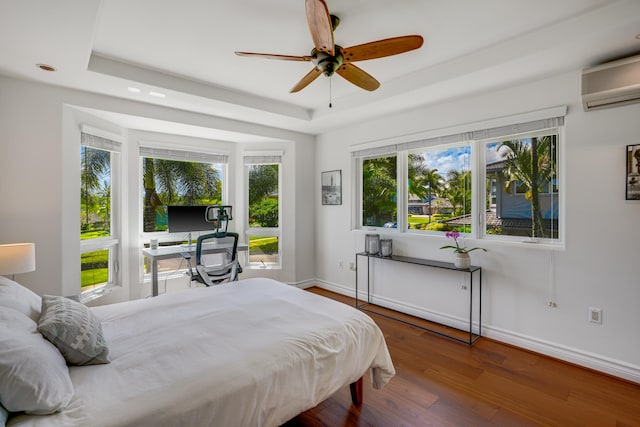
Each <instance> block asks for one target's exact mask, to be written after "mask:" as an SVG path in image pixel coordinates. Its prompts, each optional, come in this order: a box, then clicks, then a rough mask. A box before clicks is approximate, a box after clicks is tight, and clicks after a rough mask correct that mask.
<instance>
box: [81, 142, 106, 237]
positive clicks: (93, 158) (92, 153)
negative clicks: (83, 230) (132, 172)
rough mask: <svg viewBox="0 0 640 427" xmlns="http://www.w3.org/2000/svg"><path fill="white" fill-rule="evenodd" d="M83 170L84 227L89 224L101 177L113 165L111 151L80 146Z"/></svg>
mask: <svg viewBox="0 0 640 427" xmlns="http://www.w3.org/2000/svg"><path fill="white" fill-rule="evenodd" d="M80 158H81V165H82V166H81V170H80V182H81V186H82V187H81V198H82V201H83V202H84V227H88V225H89V210H90V206H91V204H92V199H94V196H95V193H94V192H95V191H96V190H98V189H100V185H101V183H100V179H101V178H102V177H103V176H104V175H105V174H106V173H108V172H109V170H110V167H111V153H110V152H108V151H104V150H98V149H95V148H91V147H86V146H81V148H80Z"/></svg>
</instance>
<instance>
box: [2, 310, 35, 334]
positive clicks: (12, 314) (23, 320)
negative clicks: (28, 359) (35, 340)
mask: <svg viewBox="0 0 640 427" xmlns="http://www.w3.org/2000/svg"><path fill="white" fill-rule="evenodd" d="M0 325H1V326H6V327H7V328H8V329H10V330H12V331H14V332H19V331H21V332H24V333H26V334H32V333H34V332H36V328H37V327H38V325H37V324H36V322H34V321H33V320H31V318H30V317H29V316H26V315H25V314H24V313H21V312H19V311H18V310H15V309H13V308H10V307H5V306H1V305H0Z"/></svg>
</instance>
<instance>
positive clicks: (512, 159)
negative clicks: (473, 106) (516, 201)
mask: <svg viewBox="0 0 640 427" xmlns="http://www.w3.org/2000/svg"><path fill="white" fill-rule="evenodd" d="M502 147H506V148H507V150H504V153H503V154H502V157H503V158H504V160H505V161H506V162H505V168H504V169H503V171H502V174H503V176H504V178H505V188H506V189H507V190H509V189H510V188H511V186H512V185H516V184H517V183H520V184H521V185H522V186H524V189H525V191H526V192H525V197H526V198H527V200H529V201H530V202H531V237H545V236H546V233H545V229H544V226H543V223H542V212H541V209H540V198H539V193H540V187H541V186H542V185H549V183H550V181H551V179H552V178H553V173H554V171H555V161H556V159H555V136H544V137H542V138H541V139H538V138H537V137H534V138H531V140H530V141H527V140H513V141H504V142H502V143H501V144H500V145H499V146H498V151H499V150H500V149H501V148H502Z"/></svg>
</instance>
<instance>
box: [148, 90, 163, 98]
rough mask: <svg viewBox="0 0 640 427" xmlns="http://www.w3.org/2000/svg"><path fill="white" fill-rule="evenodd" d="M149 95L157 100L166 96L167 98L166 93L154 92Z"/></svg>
mask: <svg viewBox="0 0 640 427" xmlns="http://www.w3.org/2000/svg"><path fill="white" fill-rule="evenodd" d="M149 95H151V96H155V97H156V98H164V97H165V96H167V95H165V94H164V93H160V92H154V91H151V92H149Z"/></svg>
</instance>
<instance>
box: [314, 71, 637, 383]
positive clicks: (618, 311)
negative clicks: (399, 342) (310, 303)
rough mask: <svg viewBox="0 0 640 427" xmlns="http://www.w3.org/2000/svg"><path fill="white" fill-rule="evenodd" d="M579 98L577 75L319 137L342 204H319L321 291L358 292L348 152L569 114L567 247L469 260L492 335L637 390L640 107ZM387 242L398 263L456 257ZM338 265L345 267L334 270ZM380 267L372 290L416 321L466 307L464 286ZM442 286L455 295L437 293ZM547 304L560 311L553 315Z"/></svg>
mask: <svg viewBox="0 0 640 427" xmlns="http://www.w3.org/2000/svg"><path fill="white" fill-rule="evenodd" d="M579 94H580V73H579V72H572V73H567V74H564V75H561V76H556V77H553V78H548V79H546V80H542V81H538V82H534V83H529V84H523V85H520V86H517V87H512V88H508V89H502V90H496V91H494V92H492V93H485V94H479V95H476V96H471V97H467V98H464V99H460V100H456V101H453V102H449V103H446V104H441V105H433V106H426V107H423V108H419V109H415V110H412V111H407V112H405V113H403V114H397V115H394V116H390V117H384V118H377V119H375V120H371V121H368V122H366V123H362V124H359V125H357V126H351V127H348V128H345V129H338V130H335V131H331V132H328V133H325V134H323V135H321V136H319V138H318V144H317V147H316V155H317V163H316V164H317V170H318V171H322V170H334V169H342V171H343V180H344V182H343V185H344V190H343V204H342V205H341V206H321V204H320V197H319V196H318V197H317V199H316V206H317V209H318V213H317V215H316V218H317V221H316V235H317V239H316V252H317V254H318V258H317V259H318V261H317V267H316V268H317V276H318V278H319V280H320V281H321V283H322V284H323V286H325V287H327V288H330V289H334V290H337V291H340V292H343V293H346V294H353V293H354V288H355V273H354V272H353V271H350V270H349V269H348V262H352V261H354V253H355V252H360V251H362V250H363V248H364V244H363V240H364V237H363V236H364V232H363V231H352V230H351V228H350V227H351V217H352V202H353V198H352V195H353V189H352V185H353V176H352V174H353V170H352V163H351V159H350V155H349V146H350V145H353V144H359V143H363V142H370V141H376V140H383V139H387V138H393V137H397V136H399V135H408V134H413V133H419V132H428V131H435V130H437V129H441V128H447V127H451V126H457V125H464V124H468V123H473V122H479V121H485V120H491V119H495V118H499V117H504V116H510V115H515V114H520V113H526V112H529V111H535V110H540V109H545V108H550V107H554V106H558V105H567V106H568V114H567V116H566V122H565V124H566V126H565V128H566V139H565V144H566V145H565V151H564V154H565V158H564V161H563V168H564V173H565V185H564V188H561V189H560V191H565V197H566V199H565V201H566V206H565V215H566V234H565V236H566V248H565V250H557V249H556V250H550V249H548V248H540V247H535V246H533V245H529V246H523V245H514V244H501V243H496V242H488V241H482V242H471V244H472V245H473V244H478V243H480V244H481V245H482V246H484V247H486V248H487V249H488V250H489V251H488V252H487V253H479V252H477V251H476V252H474V253H473V255H472V258H473V263H474V264H477V265H480V266H482V268H483V280H484V287H483V292H484V293H483V308H482V310H483V311H482V312H483V322H484V325H485V326H486V328H485V331H484V333H485V334H486V335H487V336H489V337H494V338H496V339H499V340H502V341H506V342H510V343H513V344H516V345H519V346H523V347H527V348H531V349H533V350H537V351H540V352H543V353H547V354H550V355H553V356H556V357H560V358H563V359H566V360H570V361H573V362H576V363H579V364H582V365H586V366H590V367H593V368H595V369H599V370H602V371H606V372H610V373H612V374H614V375H618V376H623V377H625V378H629V379H632V380H634V381H637V382H640V340H639V339H638V338H637V335H638V334H637V331H636V329H637V325H639V324H640V310H638V308H637V304H638V301H640V280H639V279H638V277H639V276H638V269H637V266H636V264H635V263H636V262H638V255H639V254H640V251H639V250H638V241H640V227H638V219H639V218H640V203H638V202H628V201H625V153H626V145H628V144H640V120H638V118H640V104H635V105H630V106H625V107H619V108H613V109H607V110H601V111H592V112H588V113H585V112H583V111H582V107H581V104H580V96H579ZM319 188H320V184H319V177H317V178H316V189H319ZM316 192H319V190H316ZM387 234H388V235H389V236H388V237H391V238H393V245H394V253H396V254H399V255H407V256H414V257H421V258H431V259H437V260H443V261H450V260H451V253H450V252H448V251H442V250H439V249H438V248H439V247H440V246H442V245H444V244H447V243H445V239H444V238H442V237H435V236H415V235H406V234H401V233H397V232H395V233H394V232H393V231H389V232H387ZM339 260H343V263H344V266H345V267H344V268H339V267H338V261H339ZM376 268H377V270H376V274H378V281H377V283H376V285H375V286H377V287H376V292H378V293H379V294H380V295H381V296H383V297H385V299H384V301H385V302H387V303H389V304H392V305H395V306H396V307H403V308H405V309H407V310H410V311H412V312H414V313H417V314H425V313H426V314H428V313H433V312H438V311H439V310H445V309H444V308H443V307H439V306H438V305H437V304H436V303H434V304H433V305H434V306H433V307H432V306H431V305H432V304H431V302H432V301H434V300H437V299H438V298H442V297H443V296H444V297H445V299H446V300H447V301H448V307H447V308H446V309H449V310H452V311H453V312H454V314H455V311H456V310H457V308H456V307H455V306H456V304H459V303H460V301H461V300H465V298H466V294H465V293H464V292H463V291H462V290H461V289H460V286H458V285H459V284H460V281H461V280H462V279H461V278H460V276H454V277H450V278H446V277H444V276H443V274H442V273H438V272H434V271H429V270H427V269H422V270H420V271H416V270H415V269H414V268H410V267H407V266H406V265H403V264H396V265H394V263H389V262H386V263H385V264H384V265H381V266H378V267H376ZM361 272H362V269H361ZM361 277H362V278H363V279H366V276H361ZM446 280H449V281H450V282H451V283H452V285H453V286H452V287H451V288H449V289H448V290H447V291H446V292H445V291H443V290H438V286H440V282H442V281H446ZM436 282H437V283H438V284H437V285H436ZM434 290H438V291H437V292H435V293H432V292H433V291H434ZM550 300H552V301H554V302H556V303H557V308H550V307H549V306H548V302H549V301H550ZM588 307H598V308H601V309H602V310H603V324H602V325H597V324H594V323H589V322H588V321H587V312H588Z"/></svg>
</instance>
